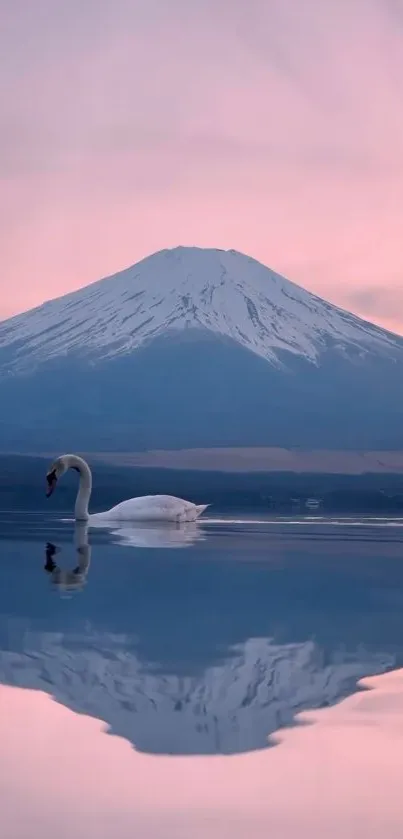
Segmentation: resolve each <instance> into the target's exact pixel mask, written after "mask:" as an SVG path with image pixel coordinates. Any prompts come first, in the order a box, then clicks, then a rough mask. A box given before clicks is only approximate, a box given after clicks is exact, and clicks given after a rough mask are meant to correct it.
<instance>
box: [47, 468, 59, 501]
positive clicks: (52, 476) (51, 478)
mask: <svg viewBox="0 0 403 839" xmlns="http://www.w3.org/2000/svg"><path fill="white" fill-rule="evenodd" d="M46 482H47V487H46V498H50V496H51V495H52V492H53V490H54V488H55V486H56V484H57V477H56V473H55V472H49V473H48V475H46Z"/></svg>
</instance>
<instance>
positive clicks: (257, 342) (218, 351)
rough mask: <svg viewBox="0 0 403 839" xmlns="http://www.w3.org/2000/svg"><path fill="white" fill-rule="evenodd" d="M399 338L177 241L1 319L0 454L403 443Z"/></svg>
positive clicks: (230, 254)
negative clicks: (172, 246)
mask: <svg viewBox="0 0 403 839" xmlns="http://www.w3.org/2000/svg"><path fill="white" fill-rule="evenodd" d="M402 381H403V338H401V337H399V336H397V335H393V334H392V333H389V332H387V331H386V330H384V329H381V328H379V327H376V326H374V325H372V324H370V323H367V322H365V321H363V320H361V319H360V318H358V317H355V316H354V315H352V314H349V313H347V312H344V311H342V310H341V309H339V308H337V307H335V306H333V305H331V304H330V303H327V302H325V301H324V300H321V299H320V298H318V297H316V296H315V295H313V294H310V293H309V292H307V291H305V290H303V289H302V288H299V287H298V286H296V285H294V284H293V283H291V282H290V281H288V280H286V279H284V278H283V277H281V276H279V275H278V274H276V273H274V272H273V271H271V270H270V269H268V268H266V267H264V266H263V265H261V264H260V263H258V262H257V261H256V260H254V259H251V258H249V257H247V256H245V255H243V254H240V253H237V252H236V251H220V250H203V249H199V248H175V249H173V250H164V251H161V252H159V253H156V254H154V255H152V256H150V257H148V258H147V259H144V260H142V261H141V262H139V263H138V264H137V265H134V266H133V267H131V268H129V269H127V270H126V271H122V272H120V273H119V274H116V275H115V276H112V277H108V278H106V279H103V280H100V281H99V282H96V283H94V284H92V285H90V286H87V287H86V288H84V289H81V290H79V291H77V292H73V293H72V294H68V295H66V296H64V297H61V298H59V299H57V300H52V301H50V302H48V303H45V304H43V305H42V306H39V307H38V308H36V309H33V310H32V311H29V312H27V313H24V314H22V315H17V316H16V317H13V318H10V319H8V320H6V321H3V322H2V323H1V324H0V404H1V414H0V435H1V437H0V439H1V444H0V446H1V448H2V449H3V451H7V450H13V449H19V450H21V451H29V450H31V451H32V450H35V449H36V450H46V451H48V450H49V449H57V448H63V449H72V448H75V449H79V450H87V451H96V450H98V451H106V450H109V451H125V450H144V449H149V448H165V449H167V448H174V449H175V448H191V447H208V446H209V447H217V446H283V447H295V446H297V447H298V446H301V447H315V448H331V449H338V448H344V449H346V448H347V449H352V448H355V449H363V448H370V449H399V448H403V388H402V387H401V382H402Z"/></svg>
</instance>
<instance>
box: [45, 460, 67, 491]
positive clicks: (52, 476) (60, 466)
mask: <svg viewBox="0 0 403 839" xmlns="http://www.w3.org/2000/svg"><path fill="white" fill-rule="evenodd" d="M66 469H67V465H66V462H65V459H64V458H63V457H58V458H57V460H55V461H54V462H53V463H52V465H51V467H50V469H48V472H47V474H46V484H47V486H46V497H47V498H49V497H50V496H51V495H52V492H53V491H54V489H55V487H56V484H57V482H58V480H59V478H61V476H62V475H64V473H65V471H66Z"/></svg>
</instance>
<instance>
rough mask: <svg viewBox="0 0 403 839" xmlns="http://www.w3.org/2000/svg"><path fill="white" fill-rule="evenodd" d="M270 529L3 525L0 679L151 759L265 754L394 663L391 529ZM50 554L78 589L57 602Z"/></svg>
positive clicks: (56, 569)
mask: <svg viewBox="0 0 403 839" xmlns="http://www.w3.org/2000/svg"><path fill="white" fill-rule="evenodd" d="M283 525H284V527H286V524H285V523H283ZM352 526H353V525H352ZM369 526H371V525H369ZM276 527H277V525H276V526H271V525H268V524H267V523H262V522H254V523H250V522H249V523H244V524H242V523H241V524H240V523H238V524H237V525H235V524H234V523H231V522H228V520H227V521H226V522H225V524H224V523H220V524H217V523H214V522H207V523H204V524H203V523H200V524H199V523H197V525H196V527H193V526H192V527H190V528H189V527H188V526H186V525H185V526H179V527H178V526H174V527H170V526H168V527H167V525H161V526H155V527H143V526H133V527H128V526H127V525H125V527H123V528H122V529H119V528H116V527H114V528H113V529H112V530H111V532H109V531H105V529H104V528H103V529H102V531H95V530H92V529H91V530H90V531H89V532H88V529H87V527H86V526H82V525H80V526H78V527H76V528H75V529H74V531H73V529H72V527H71V525H70V524H67V523H60V522H56V521H54V522H53V523H49V522H43V521H41V520H37V521H34V520H31V521H29V522H28V521H26V520H24V521H15V522H14V526H12V525H11V524H10V522H6V521H5V522H3V525H2V542H1V546H2V565H1V568H0V574H1V577H2V579H1V580H0V582H1V585H0V680H1V682H2V683H3V684H5V685H14V686H19V687H23V688H33V689H40V690H43V691H45V692H47V693H49V694H51V695H52V696H53V697H55V698H56V699H57V700H58V701H59V702H60V703H62V704H63V705H65V706H66V707H68V708H70V709H72V710H74V711H77V712H80V713H85V714H89V715H91V716H93V717H96V718H98V719H101V720H103V721H104V722H105V723H106V724H107V725H108V727H109V730H110V731H111V732H112V733H114V734H119V735H121V736H123V737H124V738H125V739H126V740H127V741H129V742H130V743H131V744H132V745H133V746H134V747H135V748H136V749H137V750H138V751H143V752H147V753H152V754H154V755H156V754H159V755H161V754H175V755H180V754H182V755H189V754H193V755H196V754H206V755H207V754H210V755H212V754H220V753H226V754H235V753H240V752H248V751H251V750H260V749H264V748H266V747H267V746H268V745H270V743H271V742H273V741H272V740H271V739H270V735H271V734H273V732H275V731H277V730H278V729H279V728H281V727H284V726H288V725H290V724H292V723H293V722H295V717H296V715H297V714H298V713H299V712H300V711H302V710H304V709H312V708H319V707H322V706H324V705H331V704H333V703H335V702H336V701H337V700H339V699H340V698H342V697H344V696H346V695H348V694H349V693H351V692H352V691H354V689H355V687H356V683H357V680H359V679H360V678H361V677H363V676H368V675H372V674H376V673H382V672H384V671H386V670H388V669H390V668H391V667H397V666H400V665H402V664H403V609H402V607H403V585H402V584H403V570H402V563H401V562H400V561H399V560H400V559H401V553H402V544H401V542H400V531H398V530H393V528H392V529H391V528H388V530H387V531H386V530H382V531H379V534H378V536H377V538H370V537H369V535H368V531H367V530H365V528H364V530H363V532H362V537H361V538H359V539H357V536H356V535H355V536H354V538H353V537H352V536H349V535H348V531H343V534H344V536H342V537H341V536H340V533H341V531H340V527H338V529H337V538H336V536H335V535H334V538H333V539H332V529H331V528H330V529H329V526H327V525H326V523H323V522H322V524H321V528H322V529H321V532H320V533H319V536H317V535H315V533H316V532H317V531H315V532H313V531H312V532H311V534H310V538H309V539H307V529H306V525H305V524H304V528H305V529H304V534H303V537H296V536H294V538H287V536H286V535H285V533H282V532H281V533H280V534H279V533H278V528H277V530H276ZM382 534H384V535H382ZM343 539H344V541H341V540H343ZM150 547H151V548H153V550H149V548H150ZM165 547H170V548H171V550H170V551H168V552H166V551H165V550H164V548H165ZM184 547H186V548H187V550H186V551H183V550H182V549H183V548H184ZM91 556H92V559H91V565H90V557H91ZM44 558H45V571H46V573H47V574H48V575H49V576H50V578H51V580H52V582H53V587H55V588H56V590H58V591H61V592H63V593H65V592H69V593H72V592H73V591H77V592H79V593H80V596H79V597H74V598H70V599H68V600H65V599H64V598H63V599H61V598H57V597H56V598H55V597H52V596H51V594H50V592H49V589H48V588H47V587H46V586H44V585H43V570H42V571H41V567H42V568H43V566H44ZM235 560H236V561H235ZM84 584H85V588H84Z"/></svg>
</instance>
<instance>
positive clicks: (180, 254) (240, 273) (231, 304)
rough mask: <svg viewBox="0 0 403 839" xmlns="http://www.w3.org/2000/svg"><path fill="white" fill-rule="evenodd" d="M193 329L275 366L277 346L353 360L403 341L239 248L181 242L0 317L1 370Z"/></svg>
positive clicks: (114, 351) (112, 351)
mask: <svg viewBox="0 0 403 839" xmlns="http://www.w3.org/2000/svg"><path fill="white" fill-rule="evenodd" d="M189 327H193V328H197V329H199V330H200V329H202V330H208V331H210V332H211V333H213V334H215V335H220V336H225V337H227V338H230V339H233V340H234V341H235V342H236V343H237V344H239V345H241V346H242V347H244V348H247V349H249V350H251V351H252V352H253V353H255V354H257V355H258V356H261V357H262V358H265V359H267V360H269V361H270V362H271V363H272V364H273V363H274V364H277V361H278V353H279V351H287V352H288V353H292V354H293V355H294V356H300V357H303V358H304V359H307V360H309V361H310V362H312V363H317V361H318V357H319V356H320V353H321V352H322V351H325V350H326V349H327V348H328V346H329V342H330V343H331V345H332V347H333V348H336V349H337V350H338V351H339V352H340V353H341V354H345V353H347V355H348V353H349V350H350V349H353V350H354V357H355V358H357V355H358V357H360V356H366V355H367V354H368V353H369V354H376V355H378V356H393V355H394V354H395V352H396V351H398V350H400V352H401V351H402V349H403V339H400V338H399V337H398V336H394V335H392V334H391V333H388V332H386V331H385V330H382V329H380V328H378V327H376V326H374V325H371V324H369V323H366V322H365V321H362V320H361V319H359V318H358V317H355V316H353V315H351V314H349V313H347V312H345V311H342V310H341V309H339V308H337V307H335V306H333V305H331V304H330V303H326V302H325V301H324V300H321V299H320V298H319V297H316V296H315V295H313V294H311V293H309V292H307V291H305V290H304V289H302V288H300V287H298V286H297V285H294V284H293V283H292V282H290V281H288V280H286V279H284V278H283V277H281V276H280V275H279V274H276V273H274V272H273V271H271V270H270V269H269V268H266V267H264V266H263V265H261V264H260V263H259V262H257V261H256V260H254V259H251V258H249V257H247V256H245V255H243V254H241V253H238V252H236V251H234V250H230V251H220V250H212V249H211V250H204V249H200V248H184V247H179V248H175V249H173V250H163V251H160V252H159V253H156V254H154V255H152V256H150V257H148V258H146V259H144V260H142V261H141V262H139V263H138V264H137V265H134V266H133V267H131V268H129V269H127V270H125V271H122V272H120V273H118V274H116V275H114V276H112V277H108V278H106V279H103V280H100V281H99V282H96V283H94V284H92V285H89V286H87V287H86V288H84V289H81V290H79V291H76V292H73V293H71V294H67V295H66V296H64V297H61V298H58V299H56V300H52V301H50V302H47V303H44V304H43V305H42V306H39V307H38V308H35V309H33V310H31V311H29V312H27V313H24V314H21V315H17V316H16V317H13V318H11V319H9V320H6V321H4V322H3V323H1V324H0V373H1V370H2V372H3V375H4V373H5V372H11V371H13V372H16V371H19V370H23V369H26V368H27V367H28V368H29V369H32V368H33V367H35V365H36V364H37V363H38V362H42V361H45V360H49V359H54V358H58V357H61V356H66V355H67V354H69V353H72V354H74V353H79V354H82V353H85V354H90V355H91V356H95V358H102V359H105V358H112V357H115V356H120V355H125V354H128V353H131V352H132V351H133V350H135V349H136V348H138V347H140V346H141V345H144V344H146V343H148V342H150V341H151V340H152V339H154V338H156V337H158V336H161V335H164V334H166V333H167V332H169V331H172V330H176V331H178V330H184V329H186V328H189Z"/></svg>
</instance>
